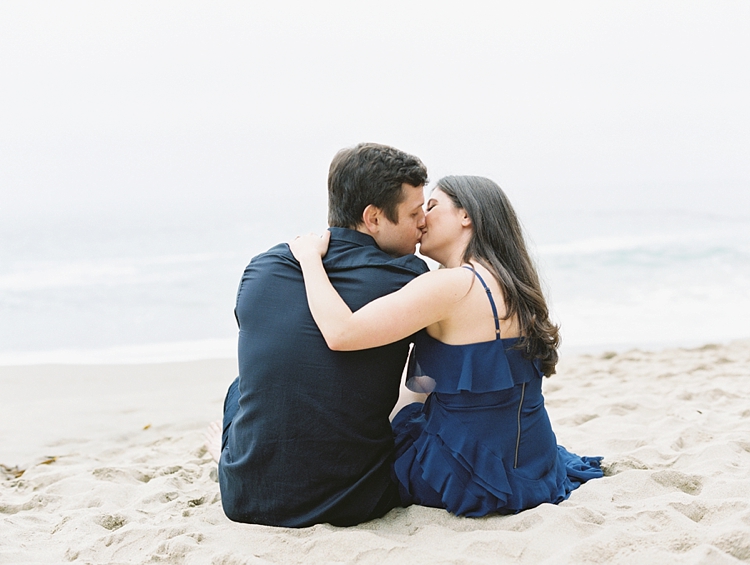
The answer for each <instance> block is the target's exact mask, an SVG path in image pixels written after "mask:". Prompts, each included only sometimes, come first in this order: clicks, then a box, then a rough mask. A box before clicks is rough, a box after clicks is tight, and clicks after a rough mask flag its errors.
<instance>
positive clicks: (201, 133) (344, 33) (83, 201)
mask: <svg viewBox="0 0 750 565" xmlns="http://www.w3.org/2000/svg"><path fill="white" fill-rule="evenodd" d="M748 30H750V2H748V1H747V0H735V1H722V0H711V1H703V2H693V1H686V0H669V1H659V2H654V1H653V0H649V1H631V0H629V1H621V2H616V1H615V2H599V1H592V2H581V1H572V2H533V1H532V2H518V1H513V2H504V1H485V2H472V1H461V2H441V1H418V2H409V1H403V0H401V1H393V2H390V1H382V0H379V1H378V2H352V1H340V2H332V1H326V0H324V1H317V2H284V1H280V2H192V1H185V0H182V1H179V2H153V1H148V2H135V1H133V0H128V1H122V2H57V1H55V2H26V1H24V2H13V1H6V2H1V3H0V196H1V198H0V221H10V220H11V219H19V218H21V219H23V218H37V217H57V218H74V217H86V216H91V215H98V214H101V215H106V214H115V213H122V212H127V213H131V212H133V213H135V212H140V211H143V210H150V211H152V212H154V213H155V214H157V215H158V214H167V213H169V212H170V211H171V210H183V209H184V210H187V209H197V210H206V209H211V210H213V211H214V212H216V213H217V214H219V215H221V214H222V213H227V214H230V213H236V212H237V211H238V210H241V209H243V208H245V207H248V206H250V205H252V203H256V204H260V205H261V206H262V208H263V209H264V210H265V211H266V212H267V213H268V214H271V215H272V216H273V217H275V218H278V219H279V220H282V219H283V215H284V214H285V213H286V212H287V211H288V210H290V209H291V210H292V211H293V213H294V214H300V213H304V212H306V211H308V210H309V211H310V213H311V214H313V215H315V216H316V217H320V218H321V220H324V218H325V216H324V213H325V178H326V173H327V168H328V164H329V162H330V159H331V157H332V156H333V154H334V153H335V152H336V150H338V149H339V148H341V147H344V146H348V145H352V144H354V143H356V142H358V141H378V142H382V143H387V144H391V145H395V146H397V147H399V148H401V149H404V150H406V151H409V152H412V153H414V154H416V155H418V156H420V157H421V158H422V159H423V160H424V162H425V164H426V165H427V167H428V169H429V170H430V176H431V178H433V179H437V178H438V177H439V176H441V175H443V174H451V173H466V174H483V175H487V176H490V177H492V178H494V179H495V180H497V181H498V182H499V183H500V184H501V185H502V186H504V187H506V189H507V190H508V192H509V193H510V194H511V196H512V198H514V200H515V201H516V202H518V203H519V205H520V206H521V207H527V208H528V207H529V206H533V205H534V204H535V203H542V204H543V205H544V206H547V207H550V208H554V207H556V206H583V205H588V206H593V207H598V206H603V207H606V206H613V205H615V206H617V205H622V206H635V207H638V206H650V205H653V206H678V207H679V206H683V205H684V206H693V207H696V206H698V207H699V206H701V205H703V204H705V205H712V203H714V204H715V203H716V202H718V205H717V206H718V207H724V208H725V209H727V208H726V207H727V203H729V202H740V203H742V205H735V206H734V208H733V209H732V212H734V213H739V210H741V209H742V206H744V205H747V206H748V207H750V197H749V196H748V194H750V103H748V101H749V100H750V33H748ZM675 195H676V196H675ZM256 213H257V212H256ZM743 213H744V212H743Z"/></svg>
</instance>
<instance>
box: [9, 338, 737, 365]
mask: <svg viewBox="0 0 750 565" xmlns="http://www.w3.org/2000/svg"><path fill="white" fill-rule="evenodd" d="M748 340H750V335H748V336H745V337H732V338H726V339H714V340H705V339H690V340H676V341H668V340H665V341H660V342H653V341H628V342H611V343H602V344H598V343H593V344H584V345H575V344H574V345H567V344H566V343H565V340H564V338H563V343H562V345H561V347H560V349H559V351H560V354H561V357H564V356H570V357H577V356H580V355H598V354H602V353H611V352H614V353H618V354H619V353H625V352H627V351H632V350H638V351H651V352H656V351H661V350H664V349H696V348H700V347H703V346H705V345H720V346H730V345H732V344H733V343H736V342H740V343H741V342H743V341H748ZM236 350H237V339H236V338H231V339H204V340H188V341H175V342H159V343H147V344H131V345H120V346H112V347H102V348H97V349H82V348H57V349H50V350H34V351H0V368H3V367H32V366H44V365H84V366H90V365H103V366H113V365H127V366H132V365H151V364H166V363H190V362H194V361H212V360H216V361H226V360H233V359H236V356H237V353H236Z"/></svg>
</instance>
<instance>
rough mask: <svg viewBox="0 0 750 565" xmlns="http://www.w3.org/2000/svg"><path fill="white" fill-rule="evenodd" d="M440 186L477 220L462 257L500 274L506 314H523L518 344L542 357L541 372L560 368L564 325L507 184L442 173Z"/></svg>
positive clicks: (533, 356) (547, 373) (529, 354)
mask: <svg viewBox="0 0 750 565" xmlns="http://www.w3.org/2000/svg"><path fill="white" fill-rule="evenodd" d="M436 188H439V189H440V190H442V191H443V192H444V193H445V194H447V195H448V196H449V197H450V199H451V200H452V201H453V203H454V204H455V205H456V206H457V207H458V208H462V209H463V210H465V211H466V213H467V214H468V215H469V218H470V219H471V222H472V224H473V226H474V233H473V235H472V236H471V240H470V241H469V245H468V247H467V248H466V252H465V253H464V256H463V261H464V262H466V263H468V262H469V261H472V260H473V261H477V262H479V263H481V264H482V265H484V266H485V267H486V268H487V269H489V270H490V272H491V273H493V274H494V275H495V279H497V282H498V284H499V285H500V288H501V289H502V291H503V294H504V295H505V307H506V315H505V318H503V319H505V320H507V319H508V318H511V317H512V316H513V315H518V322H519V325H520V328H521V340H520V341H519V343H518V345H517V347H518V348H519V349H523V350H524V352H525V354H526V356H527V357H528V358H529V359H539V360H540V361H541V364H542V373H544V375H545V376H547V377H549V376H550V375H553V374H554V373H555V365H556V364H557V359H558V355H557V347H558V346H559V344H560V332H559V330H560V328H559V327H558V326H557V325H555V324H553V323H552V322H551V321H550V319H549V310H548V308H547V302H546V301H545V299H544V294H543V293H542V287H541V284H540V283H539V275H538V274H537V272H536V268H535V267H534V264H533V262H532V261H531V257H529V253H528V251H527V249H526V243H525V241H524V238H523V232H522V230H521V225H520V223H519V221H518V217H517V216H516V213H515V211H514V210H513V207H512V206H511V204H510V201H509V200H508V197H507V196H506V195H505V193H504V192H503V190H502V189H501V188H500V187H499V186H498V185H497V184H495V183H494V182H492V181H491V180H490V179H487V178H484V177H473V176H449V177H443V178H442V179H440V180H439V181H438V182H437V186H436Z"/></svg>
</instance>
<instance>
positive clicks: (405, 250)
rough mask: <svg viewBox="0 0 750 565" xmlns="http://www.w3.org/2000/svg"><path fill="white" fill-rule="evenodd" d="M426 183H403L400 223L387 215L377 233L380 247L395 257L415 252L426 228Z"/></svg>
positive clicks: (376, 239)
mask: <svg viewBox="0 0 750 565" xmlns="http://www.w3.org/2000/svg"><path fill="white" fill-rule="evenodd" d="M423 188H424V185H419V186H412V185H410V184H406V183H404V184H402V185H401V190H402V191H403V194H404V199H403V200H402V202H401V204H399V205H398V208H397V211H398V216H397V217H398V223H395V224H394V223H392V222H390V221H389V220H388V218H386V217H385V216H383V217H382V219H383V222H382V224H381V226H380V230H379V232H378V234H377V235H375V236H374V237H375V241H376V243H377V244H378V247H380V249H382V250H383V251H385V252H386V253H388V255H391V256H393V257H401V256H402V255H408V254H409V253H414V252H415V251H416V249H417V243H419V240H420V239H421V238H422V229H423V228H424V209H423V208H422V206H424V193H423V192H422V189H423Z"/></svg>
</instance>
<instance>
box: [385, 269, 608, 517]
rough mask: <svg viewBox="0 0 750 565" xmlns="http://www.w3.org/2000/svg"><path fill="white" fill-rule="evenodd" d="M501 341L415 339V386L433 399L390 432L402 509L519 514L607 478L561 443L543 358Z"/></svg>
mask: <svg viewBox="0 0 750 565" xmlns="http://www.w3.org/2000/svg"><path fill="white" fill-rule="evenodd" d="M476 275H477V277H478V278H479V280H480V282H481V283H482V285H483V286H484V288H485V290H486V291H487V296H488V297H489V299H490V304H491V306H492V310H493V313H494V315H495V327H496V336H497V338H496V339H495V340H493V341H487V342H480V343H471V344H467V345H449V344H446V343H443V342H440V341H438V340H436V339H434V338H432V337H430V336H429V335H428V334H427V332H426V331H424V330H423V331H421V332H420V333H419V334H417V336H416V339H415V344H414V350H413V352H412V359H411V368H410V374H411V377H410V379H409V382H408V383H407V384H408V386H409V388H411V389H412V390H417V391H421V392H431V393H432V394H430V396H429V397H428V398H427V402H425V404H421V403H414V404H410V405H408V406H406V407H404V408H403V409H402V410H401V411H400V412H399V413H398V414H397V415H396V417H395V418H394V420H393V423H392V426H393V431H394V435H395V442H396V461H395V463H394V467H393V472H394V475H395V479H396V482H397V483H398V486H399V493H400V495H401V499H402V502H403V503H404V504H405V505H408V504H420V505H423V506H432V507H436V508H445V509H447V510H448V511H449V512H452V513H453V514H457V515H463V516H484V515H487V514H490V513H495V512H499V513H505V514H507V513H515V512H519V511H521V510H524V509H526V508H532V507H534V506H537V505H539V504H542V503H544V502H551V503H554V504H556V503H558V502H561V501H563V500H565V499H566V498H568V496H569V495H570V493H571V491H572V490H573V489H575V488H577V487H578V486H580V485H581V483H584V482H586V481H587V480H589V479H593V478H597V477H601V476H602V471H601V468H600V461H601V459H602V458H601V457H579V456H578V455H575V454H573V453H570V452H568V451H567V450H566V449H565V448H564V447H562V446H559V445H557V440H556V438H555V434H554V432H553V431H552V427H551V425H550V421H549V417H548V415H547V411H546V410H545V408H544V399H543V397H542V372H541V365H540V363H539V361H538V360H535V361H530V360H528V359H526V358H525V357H524V356H523V352H522V351H520V350H518V349H514V348H513V346H514V345H515V344H516V343H517V342H518V340H519V339H520V338H510V339H501V338H500V325H499V321H498V317H497V310H496V308H495V304H494V301H493V299H492V294H491V292H490V290H489V288H487V285H486V284H485V282H484V281H483V280H482V278H481V276H479V274H478V273H476Z"/></svg>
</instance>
